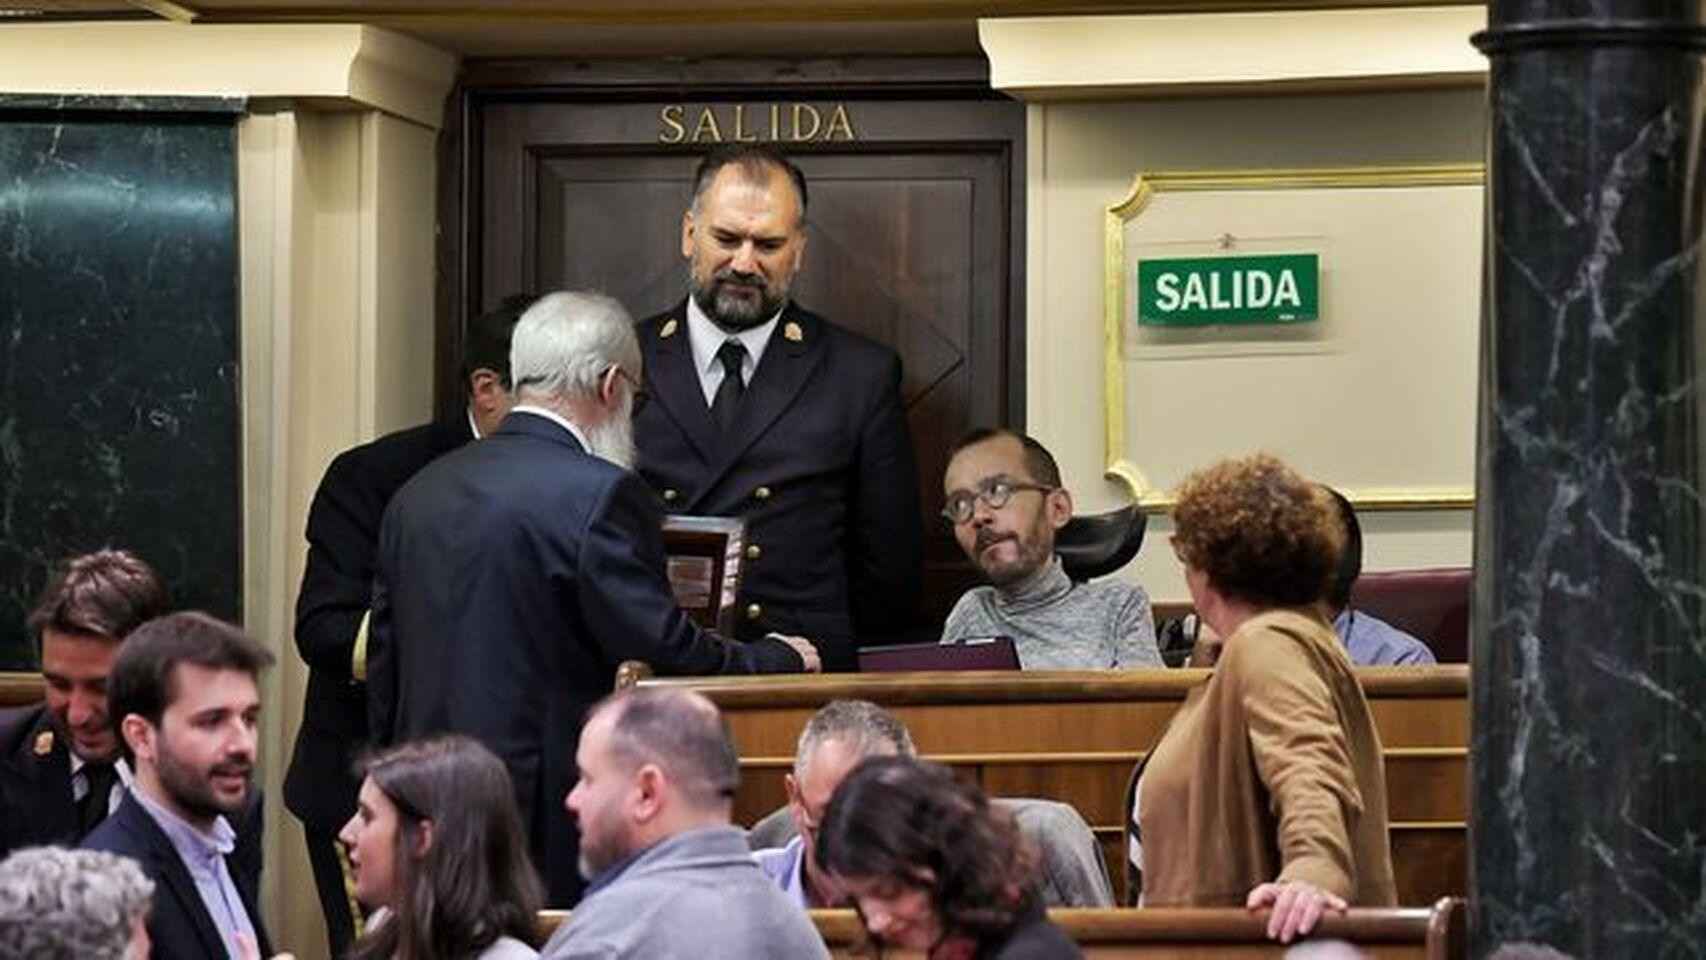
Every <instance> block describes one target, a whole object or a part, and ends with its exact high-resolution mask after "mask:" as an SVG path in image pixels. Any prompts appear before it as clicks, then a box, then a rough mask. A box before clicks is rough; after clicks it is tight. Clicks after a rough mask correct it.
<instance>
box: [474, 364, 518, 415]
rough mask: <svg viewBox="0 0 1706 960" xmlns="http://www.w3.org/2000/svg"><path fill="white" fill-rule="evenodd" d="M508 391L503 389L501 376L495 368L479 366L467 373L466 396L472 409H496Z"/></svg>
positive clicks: (485, 410)
mask: <svg viewBox="0 0 1706 960" xmlns="http://www.w3.org/2000/svg"><path fill="white" fill-rule="evenodd" d="M508 393H509V391H508V390H505V389H504V380H503V377H502V376H500V375H499V374H498V372H497V371H496V370H493V369H491V368H489V367H480V368H479V369H477V370H475V371H474V372H473V373H470V374H469V375H468V396H469V398H470V402H472V403H473V404H474V409H475V410H477V411H479V412H481V413H491V412H492V411H494V410H496V409H498V407H499V405H500V404H501V403H502V402H503V398H504V396H505V395H506V394H508Z"/></svg>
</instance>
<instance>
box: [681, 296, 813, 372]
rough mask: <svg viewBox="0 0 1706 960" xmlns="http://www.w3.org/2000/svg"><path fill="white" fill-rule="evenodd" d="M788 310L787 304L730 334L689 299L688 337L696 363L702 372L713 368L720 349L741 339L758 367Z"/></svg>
mask: <svg viewBox="0 0 1706 960" xmlns="http://www.w3.org/2000/svg"><path fill="white" fill-rule="evenodd" d="M786 309H788V305H787V304H786V303H784V304H783V305H782V307H781V308H780V309H778V310H777V311H776V314H775V315H774V316H772V317H771V318H770V319H769V320H766V321H764V322H763V323H761V324H759V325H758V326H756V327H749V328H747V329H745V330H741V331H739V332H738V333H730V332H728V331H727V330H724V329H723V328H722V327H719V326H717V325H716V324H715V323H713V322H711V318H710V317H707V316H705V311H703V310H701V309H699V301H697V300H695V299H693V298H692V297H691V296H689V297H688V298H687V340H688V342H689V343H691V344H692V345H693V363H694V366H695V367H697V369H698V370H699V372H700V373H704V372H706V371H708V370H710V369H711V365H712V364H714V363H716V362H717V351H718V350H720V349H722V346H723V344H724V343H726V342H728V341H729V340H739V341H740V345H741V346H743V347H745V348H746V353H747V356H750V357H751V358H752V369H753V370H757V369H758V361H760V360H762V359H764V347H765V346H766V345H767V344H769V343H770V335H771V334H772V333H774V332H776V321H778V320H780V319H782V311H783V310H786Z"/></svg>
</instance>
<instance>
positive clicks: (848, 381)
mask: <svg viewBox="0 0 1706 960" xmlns="http://www.w3.org/2000/svg"><path fill="white" fill-rule="evenodd" d="M636 332H637V333H638V334H639V339H640V349H641V351H642V353H643V354H644V355H645V368H646V371H645V376H646V380H647V383H648V385H649V388H650V389H651V391H652V393H653V394H654V395H655V396H656V402H654V403H652V404H649V405H648V406H647V407H646V408H645V409H644V410H643V411H641V413H640V414H639V415H638V416H636V417H635V418H634V426H635V440H636V441H637V443H638V445H639V453H640V458H639V464H638V466H639V471H640V474H641V475H642V476H644V477H645V478H646V481H647V482H648V483H649V484H651V486H652V488H653V489H654V490H656V491H657V492H658V495H659V496H661V497H663V499H664V502H665V506H666V507H667V508H668V509H669V511H670V512H672V513H683V514H708V515H714V516H727V517H744V518H745V519H746V524H747V543H748V545H749V550H748V554H747V557H746V559H745V560H744V561H743V562H742V568H741V582H740V600H739V604H740V610H741V611H742V617H743V619H744V620H745V621H746V622H744V623H743V624H742V628H741V635H742V636H758V635H762V634H763V633H764V632H766V631H769V630H777V631H781V632H783V633H789V634H802V635H804V636H807V637H809V638H811V639H812V640H814V641H829V647H828V649H826V650H825V651H824V652H825V666H826V668H832V669H852V668H853V662H852V650H853V641H854V639H855V638H866V639H875V638H885V637H892V636H893V635H895V634H896V633H898V632H900V631H902V630H904V629H905V628H906V627H908V626H910V625H911V623H912V620H913V618H914V616H915V614H916V610H917V604H918V597H919V590H920V575H921V570H922V566H923V559H922V558H923V530H922V529H921V526H920V522H919V491H918V467H917V464H916V462H915V458H914V456H913V452H912V439H911V435H910V433H909V431H908V429H907V425H906V409H905V405H904V404H903V402H902V399H901V392H900V385H901V369H900V358H899V357H898V356H897V355H896V354H895V352H894V351H893V350H890V349H889V348H888V347H885V346H883V345H881V344H878V343H876V342H874V341H871V340H867V339H866V338H864V337H861V336H859V335H857V334H855V333H852V332H850V331H848V330H844V329H842V328H841V327H838V326H836V325H835V324H833V323H829V322H828V321H826V320H824V319H823V318H822V317H819V316H818V315H817V314H814V313H811V312H809V311H807V310H802V309H800V308H799V307H797V306H794V305H791V304H790V305H789V306H788V308H787V309H786V310H784V311H783V312H782V316H781V318H780V321H779V322H778V323H777V324H776V329H775V331H774V332H773V333H772V334H771V337H770V341H769V343H768V344H766V346H765V348H764V357H763V359H762V360H761V361H760V362H759V364H758V368H757V370H755V371H754V373H753V375H752V382H751V383H750V384H748V385H747V389H746V395H745V396H744V397H743V398H742V400H741V404H740V408H739V410H738V413H737V415H736V419H735V422H734V425H733V427H732V428H731V429H730V431H729V434H728V435H727V436H723V435H721V434H719V433H718V431H717V428H716V426H715V425H714V424H713V423H712V421H711V413H710V408H709V407H708V406H707V405H706V403H705V394H704V391H703V390H702V388H701V387H700V385H699V373H698V371H697V370H696V369H695V367H694V363H693V347H692V345H691V343H690V342H689V338H688V334H687V302H686V301H685V300H683V301H682V302H681V303H679V304H677V305H676V307H675V308H674V309H672V310H670V311H668V312H665V313H661V314H658V315H657V316H655V317H651V318H649V319H647V320H643V321H641V322H640V324H639V326H638V329H637V331H636ZM666 333H667V336H666V335H665V334H666ZM752 546H756V547H757V548H758V549H757V550H756V551H752V550H751V549H750V547H752ZM754 553H756V554H757V555H756V556H754V555H753V554H754ZM753 604H757V613H758V615H757V616H755V617H751V616H748V613H749V612H752V605H753ZM821 645H822V644H820V646H821Z"/></svg>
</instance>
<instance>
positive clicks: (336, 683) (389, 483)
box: [284, 420, 473, 833]
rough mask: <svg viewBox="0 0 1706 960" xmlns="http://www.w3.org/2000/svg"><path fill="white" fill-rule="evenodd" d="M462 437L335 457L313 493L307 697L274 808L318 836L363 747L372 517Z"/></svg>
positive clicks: (422, 432) (305, 608) (403, 441)
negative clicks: (362, 676) (364, 622)
mask: <svg viewBox="0 0 1706 960" xmlns="http://www.w3.org/2000/svg"><path fill="white" fill-rule="evenodd" d="M472 438H473V434H472V432H471V431H470V430H469V429H468V424H467V421H466V420H461V421H452V422H449V423H429V424H426V425H424V426H419V427H412V428H410V429H408V430H399V431H398V432H396V433H390V434H386V435H385V436H383V437H380V438H378V439H376V440H374V441H372V442H371V443H364V444H362V445H361V446H359V447H353V448H351V449H349V450H345V451H344V452H343V453H340V454H338V456H337V458H336V459H334V460H333V461H332V464H331V466H329V467H327V468H326V475H325V478H324V479H322V480H321V481H320V488H319V490H317V491H315V493H314V503H313V505H312V506H311V507H310V508H309V510H308V565H307V567H306V568H305V569H304V570H303V571H302V590H301V592H300V593H298V594H297V597H296V649H297V651H298V652H300V653H301V654H302V659H303V660H304V661H305V662H306V663H307V664H308V667H309V674H308V693H307V695H306V697H304V702H303V709H302V726H301V728H300V729H299V730H298V732H297V734H296V751H295V753H294V754H293V755H292V756H291V759H290V771H289V773H287V774H286V776H285V780H284V802H285V805H286V806H287V807H289V808H290V811H291V812H292V813H294V814H296V816H297V817H299V818H301V820H302V822H303V823H305V824H307V825H308V826H310V827H312V828H314V829H316V830H319V831H321V832H323V833H336V832H337V831H338V830H339V829H340V828H342V827H343V825H344V822H345V821H347V820H349V818H350V815H351V814H353V813H354V812H355V795H356V791H357V789H358V788H359V787H360V786H361V783H360V781H359V779H358V778H357V777H356V775H355V772H354V766H355V761H356V757H357V754H358V753H359V752H360V750H361V749H362V748H363V747H364V746H365V745H366V743H367V698H366V695H365V694H364V692H363V691H362V688H361V686H360V685H359V684H357V683H356V682H355V680H354V678H353V677H351V675H350V660H351V658H352V656H353V655H354V652H355V639H356V631H357V630H358V629H359V628H360V626H361V618H362V616H363V615H364V614H366V613H367V608H368V603H369V601H370V599H371V597H372V593H373V554H374V550H375V549H376V547H377V544H378V543H379V521H380V518H381V517H383V516H384V514H385V505H386V504H388V503H390V502H391V497H392V495H393V494H395V493H396V492H397V491H398V490H399V489H401V488H402V486H403V484H405V483H407V482H408V481H409V478H410V477H412V476H414V475H415V474H416V473H417V472H419V471H420V469H421V468H422V467H424V466H426V465H427V464H428V463H431V462H432V461H434V460H436V459H438V458H439V457H441V456H443V455H444V454H446V453H449V452H450V451H451V450H454V449H456V448H457V447H460V446H461V445H462V444H464V443H467V442H468V441H469V440H470V439H472Z"/></svg>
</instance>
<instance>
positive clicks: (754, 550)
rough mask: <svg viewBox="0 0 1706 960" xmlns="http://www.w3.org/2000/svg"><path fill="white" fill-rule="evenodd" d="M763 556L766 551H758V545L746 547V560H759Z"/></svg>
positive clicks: (750, 544)
mask: <svg viewBox="0 0 1706 960" xmlns="http://www.w3.org/2000/svg"><path fill="white" fill-rule="evenodd" d="M763 555H764V551H763V550H760V549H758V544H756V543H749V544H747V545H746V558H747V559H748V560H757V559H758V558H759V557H761V556H763Z"/></svg>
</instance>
